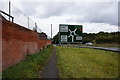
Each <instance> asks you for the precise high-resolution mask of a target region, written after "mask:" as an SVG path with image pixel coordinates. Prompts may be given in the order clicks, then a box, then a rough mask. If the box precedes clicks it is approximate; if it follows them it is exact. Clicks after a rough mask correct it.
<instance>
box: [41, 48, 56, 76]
mask: <svg viewBox="0 0 120 80" xmlns="http://www.w3.org/2000/svg"><path fill="white" fill-rule="evenodd" d="M42 78H58V70H57V58H56V48H55V47H54V49H53V54H52V57H51V58H50V60H49V61H48V63H47V64H46V66H45V68H44V70H43V72H42Z"/></svg>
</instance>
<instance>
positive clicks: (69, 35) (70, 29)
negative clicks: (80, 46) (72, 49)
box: [59, 24, 82, 44]
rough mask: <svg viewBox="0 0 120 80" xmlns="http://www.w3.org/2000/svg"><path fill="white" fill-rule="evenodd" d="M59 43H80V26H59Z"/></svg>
mask: <svg viewBox="0 0 120 80" xmlns="http://www.w3.org/2000/svg"><path fill="white" fill-rule="evenodd" d="M59 43H60V44H63V43H82V25H67V24H60V25H59Z"/></svg>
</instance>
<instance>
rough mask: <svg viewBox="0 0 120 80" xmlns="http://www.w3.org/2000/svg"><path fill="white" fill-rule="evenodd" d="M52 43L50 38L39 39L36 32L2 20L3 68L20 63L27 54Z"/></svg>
mask: <svg viewBox="0 0 120 80" xmlns="http://www.w3.org/2000/svg"><path fill="white" fill-rule="evenodd" d="M0 22H1V21H0ZM50 44H51V41H50V40H42V39H39V35H38V34H37V33H36V32H34V31H32V30H29V29H27V28H25V27H22V26H20V25H17V24H14V23H11V22H9V21H6V20H2V69H3V70H4V69H6V68H8V67H10V66H13V65H15V64H17V63H19V62H20V61H21V60H23V59H25V58H26V55H27V54H34V53H36V52H37V51H39V50H40V49H43V47H46V46H47V45H50Z"/></svg>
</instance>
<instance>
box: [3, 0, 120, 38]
mask: <svg viewBox="0 0 120 80" xmlns="http://www.w3.org/2000/svg"><path fill="white" fill-rule="evenodd" d="M6 2H7V0H6ZM11 2H12V4H13V5H14V6H16V7H17V8H18V9H20V10H21V11H22V12H24V14H26V15H28V16H30V17H31V19H32V20H34V21H36V22H37V24H38V25H39V26H38V27H39V28H40V29H41V30H42V31H43V32H45V33H46V34H47V35H48V36H50V26H51V24H52V25H53V36H54V35H56V34H57V32H58V31H59V24H73V25H74V24H79V25H83V32H87V33H97V32H99V31H105V32H114V31H118V0H106V1H104V2H103V1H102V0H81V1H80V0H74V1H73V0H63V1H61V0H58V1H57V0H56V1H55V0H54V1H52V0H49V1H48V0H44V2H43V1H41V0H36V1H31V0H29V1H25V0H24V1H23V0H20V1H19V0H11ZM7 7H8V6H7ZM7 7H6V4H5V3H3V7H2V9H3V10H6V11H8V10H7ZM13 9H14V8H13ZM13 13H14V14H15V15H16V16H17V19H15V20H19V21H20V20H21V18H19V17H23V16H21V12H20V11H17V10H15V9H14V10H13ZM19 13H20V14H19ZM18 18H19V19H18ZM21 21H22V23H23V24H26V23H27V18H24V20H23V19H22V20H21ZM26 25H27V24H26ZM32 25H34V24H32Z"/></svg>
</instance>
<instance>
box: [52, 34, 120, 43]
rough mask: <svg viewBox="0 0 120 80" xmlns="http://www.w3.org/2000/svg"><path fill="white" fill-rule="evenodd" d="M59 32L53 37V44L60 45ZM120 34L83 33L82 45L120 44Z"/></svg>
mask: <svg viewBox="0 0 120 80" xmlns="http://www.w3.org/2000/svg"><path fill="white" fill-rule="evenodd" d="M58 34H59V32H58V33H57V34H56V35H55V36H54V37H53V43H55V44H58V43H59V38H58ZM119 36H120V32H99V33H83V34H82V37H83V39H82V43H83V44H85V43H87V42H91V43H96V44H100V43H120V41H119Z"/></svg>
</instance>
